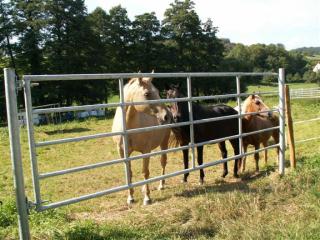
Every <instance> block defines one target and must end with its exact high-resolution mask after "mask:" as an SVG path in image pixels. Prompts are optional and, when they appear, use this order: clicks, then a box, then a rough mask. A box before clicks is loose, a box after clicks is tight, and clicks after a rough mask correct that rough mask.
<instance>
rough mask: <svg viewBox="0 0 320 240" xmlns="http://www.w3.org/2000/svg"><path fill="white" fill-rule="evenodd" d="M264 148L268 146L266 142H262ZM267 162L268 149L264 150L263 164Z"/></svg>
mask: <svg viewBox="0 0 320 240" xmlns="http://www.w3.org/2000/svg"><path fill="white" fill-rule="evenodd" d="M262 145H263V147H264V148H266V147H268V142H267V141H265V142H262ZM267 163H268V150H264V164H265V165H267Z"/></svg>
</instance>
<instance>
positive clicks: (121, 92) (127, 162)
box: [119, 78, 131, 186]
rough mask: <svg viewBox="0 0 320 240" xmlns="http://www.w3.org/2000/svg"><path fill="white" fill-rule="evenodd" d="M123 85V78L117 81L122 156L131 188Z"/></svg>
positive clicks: (127, 181)
mask: <svg viewBox="0 0 320 240" xmlns="http://www.w3.org/2000/svg"><path fill="white" fill-rule="evenodd" d="M123 88H124V84H123V78H120V79H119V94H120V103H121V106H120V108H121V113H122V127H123V128H122V133H123V135H122V137H123V138H122V141H123V142H122V144H123V154H124V156H123V157H124V159H125V176H126V183H127V185H128V186H131V166H130V165H131V163H130V160H128V157H129V151H128V147H129V141H128V132H127V122H126V106H125V105H124V104H125V99H124V89H123Z"/></svg>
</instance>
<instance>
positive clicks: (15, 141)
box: [4, 68, 30, 240]
mask: <svg viewBox="0 0 320 240" xmlns="http://www.w3.org/2000/svg"><path fill="white" fill-rule="evenodd" d="M4 82H5V92H6V104H7V116H8V129H9V139H10V152H11V161H12V170H13V180H14V187H15V192H16V204H17V210H18V223H19V237H20V239H21V240H28V239H30V230H29V220H28V206H27V199H26V195H25V187H24V178H23V167H22V159H21V146H20V126H19V122H18V107H17V93H16V76H15V72H14V70H13V69H9V68H5V69H4Z"/></svg>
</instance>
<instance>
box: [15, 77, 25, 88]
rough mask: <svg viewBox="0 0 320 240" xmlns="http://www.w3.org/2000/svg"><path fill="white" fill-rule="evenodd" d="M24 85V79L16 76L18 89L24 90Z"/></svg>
mask: <svg viewBox="0 0 320 240" xmlns="http://www.w3.org/2000/svg"><path fill="white" fill-rule="evenodd" d="M23 86H24V82H23V81H22V80H19V79H18V78H17V77H16V89H17V90H18V91H19V90H22V88H23Z"/></svg>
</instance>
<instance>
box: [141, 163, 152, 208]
mask: <svg viewBox="0 0 320 240" xmlns="http://www.w3.org/2000/svg"><path fill="white" fill-rule="evenodd" d="M149 160H150V158H149V157H147V158H144V159H143V164H142V172H143V175H144V180H147V179H148V178H149V176H150V171H149ZM142 192H144V199H143V205H149V204H150V203H151V199H150V189H149V185H148V184H145V185H144V186H143V188H142Z"/></svg>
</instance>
